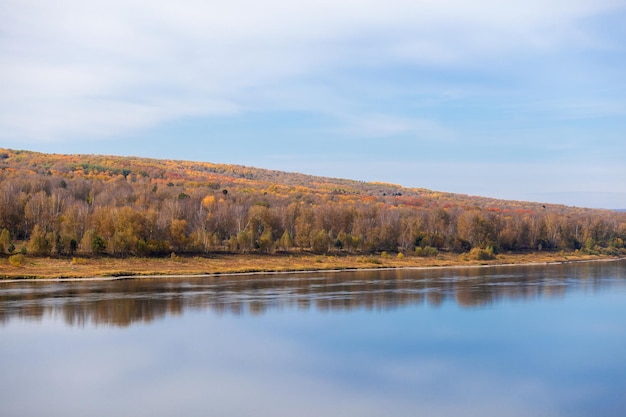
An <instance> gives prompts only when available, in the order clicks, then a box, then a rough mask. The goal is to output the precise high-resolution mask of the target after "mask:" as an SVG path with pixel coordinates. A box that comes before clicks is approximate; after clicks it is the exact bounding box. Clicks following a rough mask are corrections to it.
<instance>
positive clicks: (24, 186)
mask: <svg viewBox="0 0 626 417" xmlns="http://www.w3.org/2000/svg"><path fill="white" fill-rule="evenodd" d="M625 240H626V213H624V212H617V211H610V210H597V209H586V208H578V207H567V206H563V205H554V204H541V203H531V202H522V201H505V200H497V199H490V198H484V197H474V196H467V195H461V194H452V193H445V192H437V191H431V190H426V189H421V188H404V187H400V186H398V185H393V184H385V183H366V182H359V181H352V180H344V179H334V178H322V177H315V176H308V175H304V174H297V173H285V172H279V171H271V170H263V169H258V168H251V167H245V166H237V165H225V164H213V163H208V162H190V161H174V160H157V159H147V158H137V157H119V156H104V155H102V156H99V155H61V154H43V153H37V152H29V151H17V150H10V149H0V253H1V254H3V256H7V255H13V254H22V255H27V256H59V257H63V256H74V255H75V254H83V255H91V256H114V257H128V256H140V257H161V256H170V255H171V254H172V253H176V254H194V255H201V254H210V253H216V252H228V253H276V252H285V253H293V252H308V253H319V254H337V255H340V254H373V253H382V252H387V253H398V254H403V255H404V256H409V255H411V256H434V255H437V254H438V253H439V252H441V251H445V252H455V253H464V252H469V253H470V254H472V256H474V257H476V258H478V259H480V258H485V259H489V258H490V257H493V256H494V254H496V253H499V252H521V251H576V250H579V251H581V252H586V253H590V254H606V255H624V254H626V248H625V246H624V241H625Z"/></svg>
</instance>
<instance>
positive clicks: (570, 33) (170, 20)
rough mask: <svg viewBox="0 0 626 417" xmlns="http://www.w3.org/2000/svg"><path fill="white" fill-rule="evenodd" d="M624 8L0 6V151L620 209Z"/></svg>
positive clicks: (568, 2) (623, 189)
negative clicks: (184, 164)
mask: <svg viewBox="0 0 626 417" xmlns="http://www.w3.org/2000/svg"><path fill="white" fill-rule="evenodd" d="M625 22H626V1H624V0H621V1H612V0H594V1H589V0H552V1H549V2H546V1H538V0H526V1H524V2H520V1H517V0H516V1H512V0H500V1H490V0H474V1H462V0H438V1H419V0H386V1H385V2H381V1H373V0H359V1H356V0H342V1H341V2H335V1H326V0H324V1H319V0H316V1H312V0H301V1H298V2H291V1H286V0H256V1H252V0H229V1H228V2H217V1H213V0H179V1H177V2H166V1H155V0H151V1H147V0H137V1H128V0H124V1H122V0H106V1H99V0H92V1H88V2H85V1H82V0H58V1H52V0H51V1H38V0H0V91H2V94H0V146H4V147H10V148H19V149H29V150H35V151H42V152H56V153H107V154H119V155H138V156H148V157H157V158H176V159H188V160H202V161H210V162H224V163H236V164H245V165H251V166H257V167H263V168H271V169H279V170H286V171H297V172H304V173H309V174H317V175H325V176H332V177H342V178H352V179H358V180H368V181H369V180H377V181H386V182H393V183H398V184H401V185H404V186H411V187H424V188H430V189H434V190H442V191H451V192H460V193H466V194H475V195H485V196H491V197H498V198H508V199H517V200H533V201H544V202H554V203H564V204H568V205H576V206H588V207H605V208H626V164H624V160H625V159H626V137H625V133H626V24H625Z"/></svg>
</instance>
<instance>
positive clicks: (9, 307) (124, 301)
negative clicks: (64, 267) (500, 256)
mask: <svg viewBox="0 0 626 417" xmlns="http://www.w3.org/2000/svg"><path fill="white" fill-rule="evenodd" d="M625 278H626V262H625V261H618V262H591V263H579V264H562V265H542V266H517V267H495V268H458V269H431V270H392V271H355V272H337V273H327V272H326V273H324V272H320V273H312V274H282V275H255V276H228V277H227V276H215V277H201V278H191V277H186V278H176V279H172V278H142V279H129V280H118V281H98V282H93V281H92V282H90V281H85V282H55V283H41V282H19V283H2V284H0V323H6V322H7V321H8V320H11V319H13V318H24V319H28V320H39V319H41V318H42V317H44V316H45V315H56V314H61V315H62V316H63V317H64V320H65V322H66V323H67V324H69V325H75V326H82V325H85V324H96V325H98V324H104V325H113V326H128V325H130V324H132V323H149V322H151V321H153V320H155V319H159V318H162V317H165V316H166V315H168V314H169V315H179V314H183V312H184V311H185V310H189V309H200V310H210V311H212V312H214V313H217V314H220V315H221V314H233V315H244V314H262V313H264V312H265V311H267V310H269V309H283V308H297V309H311V308H313V309H316V310H318V311H337V310H347V311H349V310H354V309H368V310H386V309H394V308H399V307H402V306H406V305H415V304H425V305H427V306H429V307H437V306H439V305H440V304H442V303H445V302H454V303H456V304H457V305H458V306H460V307H463V308H480V307H481V306H486V305H490V304H493V303H499V302H504V301H511V300H534V299H538V298H549V297H564V296H566V295H567V293H568V291H573V290H576V291H581V290H582V291H587V290H589V291H597V290H605V289H609V288H612V287H614V286H622V287H623V286H624V285H625V281H626V279H625Z"/></svg>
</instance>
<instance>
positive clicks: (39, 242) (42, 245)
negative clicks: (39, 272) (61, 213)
mask: <svg viewBox="0 0 626 417" xmlns="http://www.w3.org/2000/svg"><path fill="white" fill-rule="evenodd" d="M50 249H51V245H50V242H49V241H48V239H47V238H46V232H45V231H44V230H43V228H41V227H39V225H38V224H37V225H35V228H34V229H33V232H32V233H31V235H30V240H29V241H28V252H29V253H30V254H32V255H35V256H45V255H48V254H50Z"/></svg>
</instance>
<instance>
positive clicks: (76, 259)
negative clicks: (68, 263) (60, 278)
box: [72, 258, 87, 265]
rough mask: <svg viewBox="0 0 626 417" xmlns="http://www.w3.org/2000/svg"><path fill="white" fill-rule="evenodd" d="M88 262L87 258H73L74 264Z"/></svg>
mask: <svg viewBox="0 0 626 417" xmlns="http://www.w3.org/2000/svg"><path fill="white" fill-rule="evenodd" d="M86 263H87V260H86V259H83V258H72V265H85V264H86Z"/></svg>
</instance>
